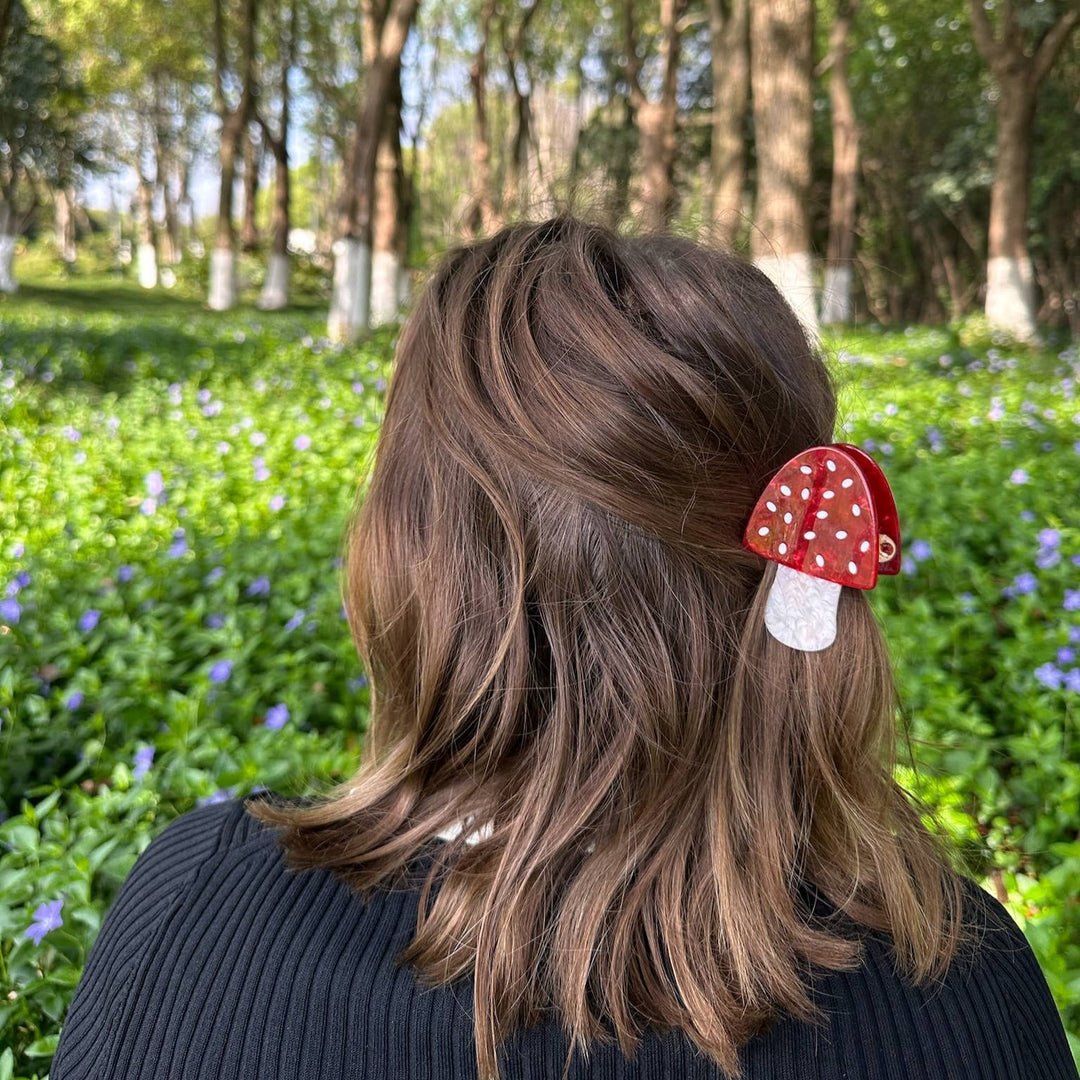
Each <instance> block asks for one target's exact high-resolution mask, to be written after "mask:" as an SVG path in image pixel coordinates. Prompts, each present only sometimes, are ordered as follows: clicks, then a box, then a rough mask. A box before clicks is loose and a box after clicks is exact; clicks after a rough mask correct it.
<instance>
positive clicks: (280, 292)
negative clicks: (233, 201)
mask: <svg viewBox="0 0 1080 1080" xmlns="http://www.w3.org/2000/svg"><path fill="white" fill-rule="evenodd" d="M283 127H284V125H283ZM284 134H285V135H287V134H288V132H287V130H286V131H285V133H284ZM273 152H274V209H273V215H272V219H271V223H270V227H271V231H272V237H271V241H270V258H269V260H268V262H267V264H266V280H265V281H264V282H263V287H262V292H261V293H260V294H259V300H258V304H257V306H258V307H260V308H262V309H263V310H264V311H277V310H279V309H281V308H284V307H288V306H289V151H288V147H287V144H286V138H285V137H283V138H282V140H281V143H280V145H277V146H274V147H273Z"/></svg>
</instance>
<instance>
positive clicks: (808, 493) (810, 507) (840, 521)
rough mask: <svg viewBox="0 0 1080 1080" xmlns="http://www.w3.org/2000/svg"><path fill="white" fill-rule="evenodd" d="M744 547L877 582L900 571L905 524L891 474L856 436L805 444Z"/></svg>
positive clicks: (851, 581) (826, 574) (763, 501)
mask: <svg viewBox="0 0 1080 1080" xmlns="http://www.w3.org/2000/svg"><path fill="white" fill-rule="evenodd" d="M889 541H891V546H892V550H890V543H889ZM743 547H745V548H747V549H748V550H750V551H753V552H755V553H756V554H758V555H762V556H764V557H765V558H766V559H771V560H773V561H774V562H778V563H781V564H783V565H784V566H790V567H791V568H792V569H794V570H800V571H802V572H803V573H804V574H809V575H810V576H811V577H817V578H823V579H824V580H826V581H833V582H836V583H837V584H838V585H848V586H850V587H851V588H854V589H872V588H873V587H874V585H875V584H876V583H877V576H878V574H896V573H898V572H899V570H900V523H899V519H898V517H897V513H896V502H895V501H894V499H893V495H892V491H891V489H890V488H889V483H888V480H886V478H885V474H884V473H883V472H882V471H881V469H880V468H879V466H878V464H877V462H876V461H874V459H873V458H872V457H870V455H869V454H867V453H865V452H864V451H863V450H861V449H860V448H859V447H857V446H854V445H852V444H851V443H831V444H829V445H828V446H813V447H811V448H810V449H808V450H803V451H802V452H801V453H799V454H796V455H795V457H793V458H792V459H791V460H790V461H788V462H787V463H786V464H785V465H783V466H782V467H781V468H780V469H778V470H777V472H776V474H775V475H774V476H773V478H772V479H771V480H770V481H769V483H768V485H767V486H766V488H765V490H764V491H763V492H762V494H761V498H759V499H758V501H757V505H756V506H755V507H754V512H753V513H752V514H751V515H750V520H749V522H748V523H747V525H746V530H745V532H744V534H743ZM883 555H884V556H886V557H885V558H882V556H883Z"/></svg>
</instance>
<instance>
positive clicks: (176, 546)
mask: <svg viewBox="0 0 1080 1080" xmlns="http://www.w3.org/2000/svg"><path fill="white" fill-rule="evenodd" d="M187 549H188V546H187V541H186V540H185V539H184V530H183V529H177V530H176V533H175V534H174V539H173V542H172V544H171V545H170V547H169V552H168V554H169V558H170V559H179V558H180V556H181V555H184V554H186V552H187Z"/></svg>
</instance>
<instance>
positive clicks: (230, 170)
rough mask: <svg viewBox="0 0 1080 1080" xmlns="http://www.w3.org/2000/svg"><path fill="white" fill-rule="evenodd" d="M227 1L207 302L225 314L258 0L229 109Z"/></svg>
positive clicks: (230, 297)
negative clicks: (237, 89)
mask: <svg viewBox="0 0 1080 1080" xmlns="http://www.w3.org/2000/svg"><path fill="white" fill-rule="evenodd" d="M223 3H224V0H214V97H215V102H216V105H217V114H218V117H219V118H220V120H221V134H220V139H219V144H218V157H219V160H220V163H221V187H220V191H219V195H218V219H217V230H216V232H215V236H214V247H213V250H212V251H211V252H210V295H209V297H208V300H207V303H208V305H209V307H210V308H211V309H212V310H214V311H225V310H227V309H229V308H231V307H233V305H234V304H235V303H236V253H235V251H234V248H233V242H234V239H235V230H234V226H233V213H232V211H233V182H234V180H235V179H236V154H237V151H238V150H239V148H240V136H241V135H242V133H243V131H244V129H245V128H246V127H247V125H248V122H249V121H250V120H251V112H252V106H253V104H254V100H255V23H256V19H257V15H258V0H243V18H242V21H241V27H242V31H241V42H240V52H241V60H240V72H239V77H240V83H241V90H240V99H239V101H238V102H237V104H236V107H235V108H232V109H230V108H229V107H228V105H227V104H226V99H225V73H226V71H225V69H226V66H227V63H228V61H227V55H228V50H227V48H226V41H225V13H224V10H223Z"/></svg>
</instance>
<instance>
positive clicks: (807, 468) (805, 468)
mask: <svg viewBox="0 0 1080 1080" xmlns="http://www.w3.org/2000/svg"><path fill="white" fill-rule="evenodd" d="M813 471H814V470H813V469H811V468H810V466H809V465H800V466H799V472H804V473H806V475H807V476H809V475H810V473H812V472H813Z"/></svg>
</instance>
